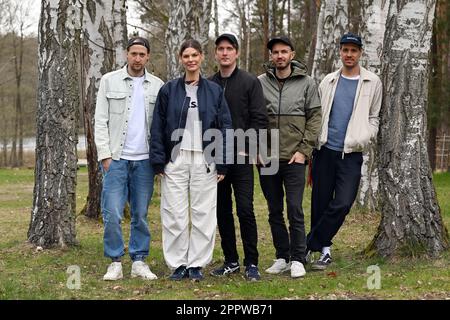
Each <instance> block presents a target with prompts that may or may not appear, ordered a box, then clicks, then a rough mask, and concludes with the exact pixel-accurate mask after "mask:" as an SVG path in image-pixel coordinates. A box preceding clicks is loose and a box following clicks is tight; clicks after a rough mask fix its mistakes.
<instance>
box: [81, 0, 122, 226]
mask: <svg viewBox="0 0 450 320" xmlns="http://www.w3.org/2000/svg"><path fill="white" fill-rule="evenodd" d="M126 43H127V27H126V0H115V1H112V3H109V4H108V5H106V4H105V3H104V2H94V1H87V2H86V5H85V6H84V7H83V38H82V47H81V48H82V55H81V65H82V70H83V75H82V89H83V111H84V129H85V133H86V142H87V143H86V156H87V160H88V173H89V194H88V197H87V202H86V205H85V207H84V209H83V210H82V212H84V214H85V215H86V216H87V217H89V218H94V219H97V218H99V217H100V214H101V211H100V195H101V190H102V175H101V173H100V170H99V166H98V161H97V148H96V146H95V142H94V113H95V102H96V97H97V91H98V86H99V84H100V78H101V77H102V75H104V74H105V73H107V72H110V71H113V70H115V69H117V68H119V67H121V66H123V65H124V64H125V62H126V58H125V50H126Z"/></svg>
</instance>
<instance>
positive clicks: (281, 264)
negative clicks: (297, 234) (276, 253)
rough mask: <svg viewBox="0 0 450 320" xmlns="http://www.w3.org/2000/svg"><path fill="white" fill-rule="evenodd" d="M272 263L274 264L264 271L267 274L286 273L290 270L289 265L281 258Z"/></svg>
mask: <svg viewBox="0 0 450 320" xmlns="http://www.w3.org/2000/svg"><path fill="white" fill-rule="evenodd" d="M274 261H275V262H274V264H273V265H272V266H271V267H270V268H268V269H266V272H267V273H270V274H279V273H282V272H285V271H288V270H289V269H290V268H291V266H290V264H289V263H287V262H286V260H284V259H283V258H281V259H276V260H274Z"/></svg>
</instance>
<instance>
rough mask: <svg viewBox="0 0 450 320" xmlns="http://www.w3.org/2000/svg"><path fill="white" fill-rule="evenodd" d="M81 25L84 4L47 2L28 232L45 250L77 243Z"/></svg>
mask: <svg viewBox="0 0 450 320" xmlns="http://www.w3.org/2000/svg"><path fill="white" fill-rule="evenodd" d="M81 23H82V21H81V5H80V3H79V2H77V1H70V0H42V2H41V16H40V20H39V34H38V38H39V39H38V40H39V62H38V69H39V87H38V92H39V94H38V109H37V113H36V117H37V120H36V121H37V133H36V166H35V183H34V193H33V207H32V211H31V221H30V226H29V229H28V240H29V241H30V242H31V243H33V244H35V245H38V246H42V247H51V246H55V245H56V246H60V247H65V246H67V245H73V244H75V243H76V235H75V213H76V210H75V209H76V207H75V204H76V197H75V191H76V182H77V153H76V146H77V142H78V136H77V129H78V126H77V119H78V116H79V107H80V89H81V88H80V84H79V78H80V75H79V74H80V63H79V48H80V44H79V38H80V29H81V28H80V26H81Z"/></svg>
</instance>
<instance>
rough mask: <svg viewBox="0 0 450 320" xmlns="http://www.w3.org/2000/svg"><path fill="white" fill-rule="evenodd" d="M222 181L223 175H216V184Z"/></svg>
mask: <svg viewBox="0 0 450 320" xmlns="http://www.w3.org/2000/svg"><path fill="white" fill-rule="evenodd" d="M223 179H225V175H224V174H218V175H217V182H220V181H222V180H223Z"/></svg>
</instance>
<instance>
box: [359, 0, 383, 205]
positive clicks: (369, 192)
mask: <svg viewBox="0 0 450 320" xmlns="http://www.w3.org/2000/svg"><path fill="white" fill-rule="evenodd" d="M362 7H363V10H364V12H363V14H362V17H363V19H362V21H361V23H360V26H359V33H360V35H361V37H362V38H363V44H364V51H363V56H362V58H361V65H362V66H363V67H365V68H367V69H369V70H370V71H372V72H374V73H376V74H377V75H379V76H380V72H381V53H382V50H383V39H384V32H385V24H386V18H387V12H388V8H389V4H388V3H386V0H364V5H363V6H362ZM377 163H378V149H377V144H376V141H371V143H370V145H369V147H368V150H367V151H366V152H364V154H363V164H362V167H361V183H360V186H359V191H358V196H357V198H356V205H357V206H359V207H360V208H364V209H365V210H368V211H370V212H374V211H377V209H378V170H377Z"/></svg>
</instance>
